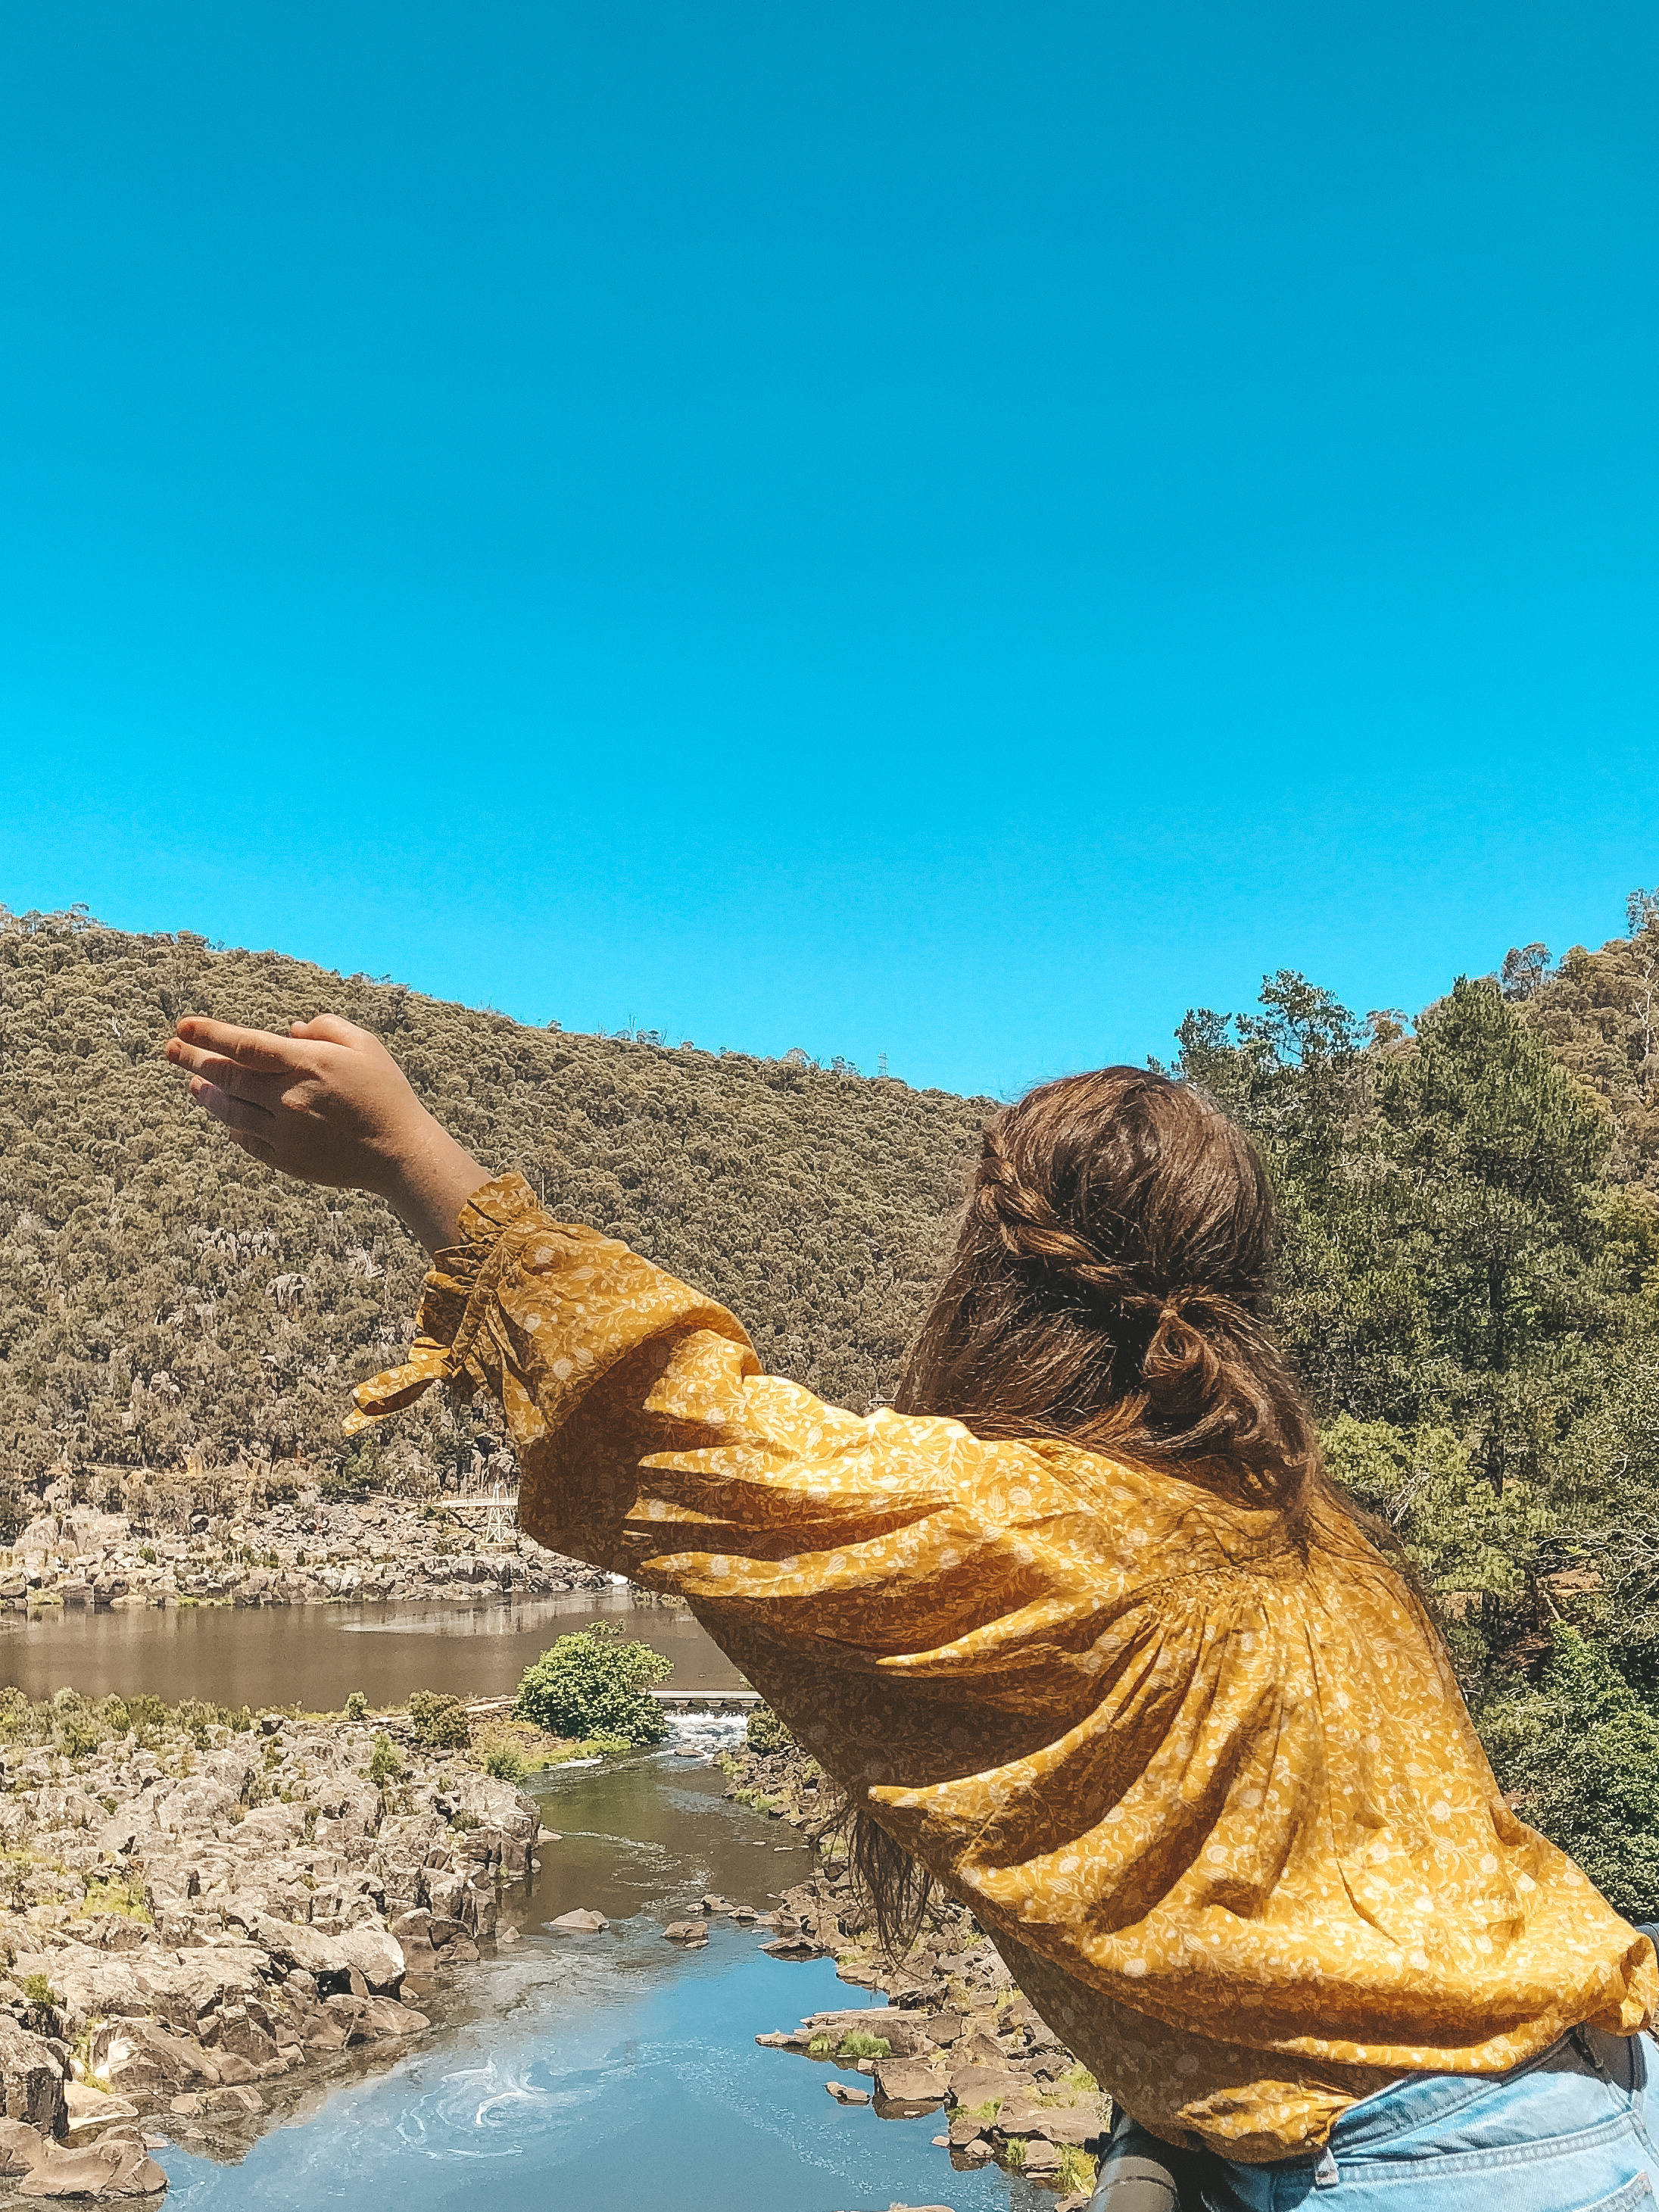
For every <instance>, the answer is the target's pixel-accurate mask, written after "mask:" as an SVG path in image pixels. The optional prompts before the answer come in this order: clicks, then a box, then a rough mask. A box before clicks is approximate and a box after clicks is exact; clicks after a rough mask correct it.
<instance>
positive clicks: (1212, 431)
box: [0, 0, 1659, 1092]
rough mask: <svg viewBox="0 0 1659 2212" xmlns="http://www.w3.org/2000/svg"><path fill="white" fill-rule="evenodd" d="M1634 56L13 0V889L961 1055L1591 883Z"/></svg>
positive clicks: (1027, 28)
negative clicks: (1265, 970) (137, 5)
mask: <svg viewBox="0 0 1659 2212" xmlns="http://www.w3.org/2000/svg"><path fill="white" fill-rule="evenodd" d="M1656 86H1659V17H1656V15H1654V12H1653V10H1652V8H1651V6H1650V4H1647V0H1643V4H1639V5H1638V4H1636V0H1631V3H1630V4H1606V0H1577V4H1576V5H1574V6H1572V7H1571V8H1569V7H1565V6H1562V5H1559V4H1554V5H1551V6H1549V7H1540V6H1537V5H1534V4H1528V0H1502V4H1497V3H1496V0H1493V4H1479V5H1476V4H1469V0H1432V4H1429V0H1388V4H1386V5H1384V4H1380V0H1379V4H1357V5H1352V6H1345V7H1340V8H1333V7H1331V6H1330V5H1329V4H1328V0H1297V4H1284V3H1283V0H1261V4H1257V5H1252V6H1249V7H1240V6H1238V5H1237V4H1236V0H1225V4H1224V0H1206V4H1194V0H1159V4H1158V5H1157V6H1149V5H1144V4H1143V5H1136V6H1133V7H1130V6H1128V5H1126V4H1122V0H1080V3H1079V4H1071V0H1055V4H1038V5H1034V6H1028V7H1023V8H1013V7H1010V6H1007V5H1006V4H1000V5H998V6H996V7H990V6H987V5H984V4H981V0H951V3H950V4H949V5H945V4H943V3H942V0H899V3H898V4H895V0H880V4H871V0H839V4H837V5H836V6H835V7H833V8H832V7H828V6H823V5H819V6H816V7H811V8H809V7H805V6H803V5H800V4H798V3H797V0H741V3H739V0H696V5H692V4H690V0H680V4H667V0H605V4H603V5H599V4H592V0H590V4H587V5H585V6H580V7H578V6H575V5H572V4H566V0H466V3H465V5H463V4H460V0H447V4H444V5H434V4H430V0H397V4H396V5H395V6H394V5H392V4H390V0H386V4H380V0H326V4H322V0H282V4H280V5H277V4H275V0H237V4H235V5H233V6H227V5H225V4H224V0H146V4H144V5H143V6H139V7H135V6H133V5H131V0H119V4H116V0H95V3H94V4H88V0H10V4H9V6H8V7H7V8H6V9H4V11H3V14H0V315H3V326H4V327H3V343H0V568H3V574H0V715H3V741H0V900H3V901H4V902H6V903H8V904H9V905H10V906H11V907H13V908H18V909H21V908H27V907H29V906H43V907H44V906H60V905H64V904H65V903H67V902H70V901H71V900H76V899H79V900H84V901H86V902H88V904H89V905H90V906H91V908H92V909H93V911H94V913H96V914H98V915H100V916H101V917H103V918H104V919H105V920H106V921H112V922H115V923H118V924H121V925H124V926H127V927H143V928H174V927H188V928H194V929H197V930H200V931H202V932H204V933H205V934H207V935H208V936H210V937H213V938H217V939H226V940H228V941H232V942H239V943H245V944H250V945H276V946H278V947H280V948H282V949H283V950H285V951H291V952H295V953H301V954H305V955H307V956H309V957H313V958H317V959H319V960H322V961H324V962H325V963H327V964H329V965H330V966H333V967H339V968H343V969H347V970H352V969H368V970H369V971H370V972H372V973H380V972H391V973H393V974H395V975H398V976H399V977H400V978H401V979H403V980H404V981H408V982H410V983H411V984H413V985H415V986H416V987H419V988H422V989H425V990H429V991H434V992H436V993H438V994H441V995H443V996H446V997H453V998H459V999H464V1000H469V1001H472V1002H475V1003H483V1002H488V1003H491V1004H494V1005H495V1006H500V1007H501V1008H503V1009H504V1010H506V1011H507V1012H511V1013H513V1014H516V1015H520V1016H522V1017H524V1018H527V1019H530V1020H534V1021H545V1020H547V1019H549V1018H556V1019H557V1020H558V1021H560V1022H561V1023H562V1024H564V1025H565V1026H566V1027H568V1028H582V1029H591V1028H596V1027H605V1028H614V1027H616V1026H617V1025H618V1024H622V1023H623V1022H626V1021H632V1022H634V1023H636V1024H644V1025H652V1026H661V1027H664V1028H665V1029H666V1030H668V1031H669V1032H670V1034H671V1036H673V1037H674V1038H675V1039H676V1040H678V1038H679V1037H680V1036H690V1037H692V1038H694V1039H695V1040H696V1042H698V1043H699V1044H703V1045H708V1046H719V1045H729V1046H732V1047H738V1048H744V1049H747V1050H750V1051H760V1052H781V1051H783V1050H785V1049H787V1048H788V1047H790V1046H792V1045H795V1044H800V1045H803V1046H805V1048H806V1049H807V1050H808V1051H809V1052H811V1053H812V1054H815V1055H821V1056H828V1055H829V1054H831V1053H836V1052H840V1053H843V1054H847V1055H848V1056H849V1057H851V1058H852V1059H853V1060H855V1061H857V1062H858V1063H859V1064H860V1066H863V1067H865V1068H866V1069H870V1068H872V1067H873V1066H874V1065H875V1063H876V1058H877V1055H878V1054H880V1053H885V1054H887V1055H888V1058H889V1061H890V1066H891V1068H892V1070H893V1072H894V1073H897V1074H901V1075H903V1076H904V1077H905V1078H906V1079H908V1080H909V1081H911V1082H914V1083H918V1084H921V1083H939V1084H943V1085H947V1086H949V1087H951V1088H954V1089H960V1090H986V1091H994V1092H1006V1091H1012V1090H1014V1089H1017V1088H1018V1087H1020V1086H1022V1085H1024V1084H1025V1083H1027V1082H1030V1081H1031V1080H1032V1079H1036V1078H1037V1077H1039V1076H1042V1075H1045V1074H1048V1073H1054V1072H1056V1071H1058V1070H1059V1069H1060V1068H1063V1067H1067V1066H1079V1065H1084V1064H1087V1063H1089V1062H1091V1061H1097V1060H1103V1059H1108V1058H1120V1057H1127V1058H1132V1059H1135V1058H1139V1057H1140V1056H1141V1055H1143V1054H1146V1052H1148V1051H1154V1052H1158V1053H1160V1054H1162V1053H1164V1052H1165V1051H1166V1050H1167V1049H1168V1043H1169V1036H1170V1030H1171V1029H1172V1028H1173V1026H1174V1024H1175V1023H1176V1021H1177V1020H1178V1019H1179V1018H1180V1016H1181V1014H1182V1011H1183V1010H1184V1009H1185V1008H1186V1007H1187V1006H1188V1005H1191V1004H1194V1003H1201V1004H1208V1005H1212V1006H1240V1005H1245V1004H1248V1003H1249V1002H1250V1000H1252V999H1253V997H1254V994H1255V990H1256V988H1257V987H1258V984H1259V981H1260V978H1261V973H1262V971H1263V970H1264V969H1270V968H1277V967H1279V966H1281V965H1285V966H1291V967H1296V968H1300V969H1303V970H1304V971H1305V972H1306V973H1308V974H1309V975H1311V976H1312V977H1313V978H1315V979H1316V980H1317V981H1322V982H1324V983H1326V984H1328V985H1329V986H1330V987H1332V988H1334V989H1335V990H1337V991H1338V992H1340V994H1343V995H1344V996H1345V997H1346V998H1347V999H1348V1000H1350V1001H1351V1002H1352V1004H1354V1005H1355V1006H1358V1008H1359V1009H1361V1010H1364V1009H1365V1008H1368V1007H1370V1006H1383V1005H1393V1006H1402V1007H1406V1008H1414V1007H1416V1006H1419V1005H1421V1004H1422V1003H1423V1002H1424V1001H1425V1000H1427V999H1429V998H1431V997H1433V996H1435V995H1437V994H1438V993H1439V992H1441V991H1442V990H1443V989H1444V987H1446V985H1447V983H1448V982H1449V979H1450V977H1451V976H1452V975H1454V974H1455V973H1456V972H1458V971H1460V970H1467V971H1470V972H1476V973H1479V972H1483V971H1485V970H1487V969H1491V968H1492V967H1494V966H1496V965H1497V963H1498V962H1499V961H1500V960H1501V958H1502V957H1503V954H1504V950H1505V948H1506V947H1507V946H1508V945H1511V944H1516V943H1521V942H1524V941H1526V940H1528V939H1536V938H1542V939H1546V940H1547V942H1548V943H1549V944H1551V945H1553V946H1554V947H1555V948H1556V949H1557V950H1558V951H1559V950H1560V949H1561V948H1562V947H1563V946H1564V945H1566V944H1569V943H1571V942H1572V941H1574V940H1581V941H1587V942H1592V943H1594V942H1599V941H1600V940H1601V939H1602V938H1604V937H1606V936H1609V935H1612V934H1613V933H1616V931H1617V930H1618V929H1619V928H1620V927H1621V926H1622V918H1621V906H1622V901H1623V897H1624V895H1625V893H1626V891H1627V890H1630V889H1631V888H1632V886H1633V885H1634V884H1654V883H1655V882H1656V881H1659V767H1656V762H1659V742H1656V708H1659V628H1656V613H1659V600H1656V592H1655V584H1656V568H1659V543H1656V539H1659V466H1656V462H1659V451H1656V447H1659V410H1656V406H1655V394H1656V392H1659V289H1656V288H1659V255H1656V246H1659V129H1656V121H1659V117H1656V104H1659V94H1656ZM307 1011H308V1010H307Z"/></svg>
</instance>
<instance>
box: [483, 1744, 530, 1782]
mask: <svg viewBox="0 0 1659 2212" xmlns="http://www.w3.org/2000/svg"><path fill="white" fill-rule="evenodd" d="M483 1763H484V1772H485V1773H486V1774H493V1775H494V1776H495V1779H496V1780H497V1782H522V1781H523V1780H524V1775H525V1765H524V1754H523V1753H522V1752H520V1751H518V1750H516V1749H515V1748H514V1747H513V1745H512V1744H510V1743H492V1744H491V1745H490V1747H489V1750H488V1751H487V1752H485V1753H484V1762H483Z"/></svg>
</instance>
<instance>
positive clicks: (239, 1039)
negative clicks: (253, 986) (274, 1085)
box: [167, 1014, 311, 1075]
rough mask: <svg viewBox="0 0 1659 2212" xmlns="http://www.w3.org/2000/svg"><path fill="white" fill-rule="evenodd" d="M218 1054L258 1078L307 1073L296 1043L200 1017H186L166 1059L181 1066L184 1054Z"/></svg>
mask: <svg viewBox="0 0 1659 2212" xmlns="http://www.w3.org/2000/svg"><path fill="white" fill-rule="evenodd" d="M191 1048H194V1049H195V1050H197V1051H198V1052H207V1053H218V1054H222V1056H223V1057H224V1058H225V1059H226V1060H234V1063H235V1064H236V1066H238V1067H240V1068H245V1069H247V1070H249V1071H251V1072H252V1073H258V1074H261V1075H295V1074H300V1073H305V1072H307V1071H308V1069H309V1067H310V1065H311V1063H310V1060H309V1058H308V1056H307V1054H305V1053H304V1052H303V1050H301V1048H300V1047H299V1045H298V1043H297V1042H295V1041H294V1040H291V1039H289V1038H288V1037H282V1036H276V1035H274V1034H273V1033H272V1031H270V1030H245V1029H239V1028H238V1027H237V1025H236V1024H235V1023H234V1022H214V1021H210V1020H209V1019H208V1018H206V1016H205V1015H203V1014H187V1015H186V1016H185V1018H184V1020H183V1021H181V1022H180V1023H179V1034H178V1036H177V1037H175V1038H172V1039H169V1041H168V1043H167V1058H168V1059H169V1060H173V1061H174V1062H176V1063H178V1064H179V1065H182V1066H194V1065H195V1064H196V1063H195V1062H193V1061H189V1060H185V1052H187V1051H189V1050H191Z"/></svg>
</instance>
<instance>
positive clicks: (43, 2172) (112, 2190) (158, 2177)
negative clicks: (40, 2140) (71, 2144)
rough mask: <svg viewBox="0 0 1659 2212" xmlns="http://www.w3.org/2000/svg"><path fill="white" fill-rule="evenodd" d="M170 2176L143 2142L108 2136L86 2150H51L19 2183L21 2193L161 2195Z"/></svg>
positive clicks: (42, 2194)
mask: <svg viewBox="0 0 1659 2212" xmlns="http://www.w3.org/2000/svg"><path fill="white" fill-rule="evenodd" d="M166 2187H167V2174H166V2172H164V2171H163V2169H162V2168H161V2166H158V2165H157V2164H156V2163H155V2160H154V2159H153V2158H152V2157H151V2156H150V2154H149V2152H148V2151H147V2150H146V2149H145V2148H144V2146H143V2143H142V2142H138V2141H137V2139H136V2138H135V2137H133V2136H106V2139H105V2140H104V2141H103V2142H99V2143H89V2144H88V2146H87V2148H86V2149H85V2150H52V2151H48V2152H47V2154H46V2157H45V2158H43V2159H42V2160H40V2163H39V2165H38V2166H34V2167H33V2168H32V2170H31V2171H30V2172H27V2173H26V2174H25V2175H24V2177H23V2179H22V2180H21V2182H19V2183H18V2185H17V2193H18V2195H19V2196H20V2197H159V2196H160V2195H161V2191H163V2190H164V2189H165V2188H166Z"/></svg>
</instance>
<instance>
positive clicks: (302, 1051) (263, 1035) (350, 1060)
mask: <svg viewBox="0 0 1659 2212" xmlns="http://www.w3.org/2000/svg"><path fill="white" fill-rule="evenodd" d="M167 1058H168V1059H169V1060H172V1061H173V1065H174V1066H177V1067H186V1068H188V1069H189V1070H190V1071H191V1085H190V1095H191V1097H192V1098H193V1099H195V1101H196V1103H197V1105H198V1106H200V1107H202V1108H204V1109H205V1110H206V1112H208V1113H209V1114H210V1115H212V1117H213V1119H214V1120H215V1121H219V1122H222V1124H223V1125H224V1128H225V1131H226V1133H227V1134H228V1136H229V1138H230V1139H231V1141H232V1142H233V1144H237V1145H240V1146H241V1148H242V1150H243V1151H244V1152H252V1155H253V1157H254V1158H255V1159H258V1160H264V1162H265V1163H266V1164H267V1165H268V1166H270V1167H274V1168H279V1169H280V1170H282V1172H283V1174H284V1175H291V1176H298V1177H299V1178H300V1180H301V1182H317V1183H324V1184H327V1185H329V1186H331V1188H335V1189H343V1190H368V1191H373V1192H374V1194H375V1195H376V1196H377V1197H380V1198H384V1199H385V1200H386V1201H387V1203H388V1204H389V1205H391V1206H392V1207H393V1208H394V1209H395V1210H396V1212H398V1214H399V1215H400V1216H401V1217H402V1218H403V1220H404V1222H405V1223H406V1224H407V1225H408V1226H409V1228H410V1231H412V1232H413V1233H414V1235H416V1237H419V1238H420V1240H421V1242H422V1244H424V1245H425V1247H426V1249H427V1250H428V1252H436V1251H439V1250H441V1249H442V1248H443V1247H444V1246H446V1245H448V1244H453V1243H454V1241H455V1220H456V1216H457V1215H458V1214H459V1212H460V1210H461V1208H462V1206H464V1205H465V1203H466V1201H467V1200H468V1199H469V1198H470V1197H471V1194H472V1193H473V1192H474V1191H475V1190H477V1188H479V1186H480V1185H481V1184H483V1183H486V1182H489V1169H488V1168H484V1167H480V1165H479V1164H478V1163H477V1160H475V1159H474V1158H473V1157H472V1155H471V1152H467V1151H466V1150H465V1147H464V1146H460V1145H458V1144H457V1143H456V1141H455V1139H454V1138H453V1137H452V1136H451V1135H450V1133H449V1132H448V1131H447V1129H446V1128H444V1127H443V1126H442V1124H441V1123H440V1122H439V1121H435V1119H434V1117H433V1116H432V1115H430V1114H429V1113H428V1111H427V1109H426V1108H425V1107H424V1106H422V1103H421V1102H420V1100H419V1099H418V1098H417V1097H416V1096H415V1093H414V1091H412V1090H411V1089H410V1084H409V1079H408V1077H407V1076H406V1075H405V1074H404V1072H403V1070H402V1068H400V1067H399V1066H398V1063H397V1061H396V1060H393V1058H392V1054H390V1053H389V1052H388V1051H387V1050H386V1047H385V1046H384V1045H383V1044H382V1043H381V1042H380V1039H379V1038H378V1037H377V1036H373V1035H372V1034H371V1033H370V1032H369V1031H368V1030H360V1029H357V1028H356V1027H354V1025H353V1024H351V1023H350V1022H344V1021H342V1020H341V1019H340V1018H339V1016H338V1015H337V1014H319V1015H318V1016H317V1017H316V1018H315V1019H314V1020H313V1021H309V1022H295V1024H293V1026H292V1027H291V1028H290V1030H289V1033H288V1035H287V1036H277V1035H276V1033H275V1032H274V1031H272V1030H245V1029H239V1028H238V1027H237V1026H236V1025H235V1024H234V1023H231V1022H212V1021H208V1020H206V1019H204V1018H202V1017H200V1016H197V1015H191V1016H190V1017H188V1018H186V1019H185V1020H184V1021H181V1022H180V1023H179V1034H178V1036H175V1037H170V1038H169V1039H168V1040H167Z"/></svg>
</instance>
